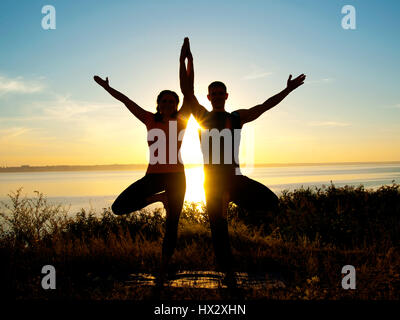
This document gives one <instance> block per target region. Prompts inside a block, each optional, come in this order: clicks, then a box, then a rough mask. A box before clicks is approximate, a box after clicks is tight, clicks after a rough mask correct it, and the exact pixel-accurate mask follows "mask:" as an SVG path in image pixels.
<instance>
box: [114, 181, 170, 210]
mask: <svg viewBox="0 0 400 320" xmlns="http://www.w3.org/2000/svg"><path fill="white" fill-rule="evenodd" d="M161 191H164V185H163V183H162V179H160V177H159V176H158V175H155V174H152V175H151V174H149V175H145V176H144V177H143V178H141V179H139V180H138V181H136V182H134V183H132V184H131V185H130V186H129V187H128V188H126V189H125V190H124V191H123V192H122V193H121V194H120V195H119V196H118V197H117V199H116V200H115V201H114V203H113V204H112V206H111V209H112V211H113V212H114V214H116V215H122V214H128V213H131V212H133V211H136V210H140V209H142V208H144V207H145V206H147V205H149V204H151V203H153V202H155V201H154V200H156V199H152V196H153V195H154V194H156V193H158V192H161ZM156 201H158V200H156Z"/></svg>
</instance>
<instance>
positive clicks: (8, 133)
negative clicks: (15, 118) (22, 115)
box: [0, 127, 32, 141]
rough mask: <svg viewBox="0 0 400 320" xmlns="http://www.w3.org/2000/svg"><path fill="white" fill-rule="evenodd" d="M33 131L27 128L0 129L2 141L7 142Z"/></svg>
mask: <svg viewBox="0 0 400 320" xmlns="http://www.w3.org/2000/svg"><path fill="white" fill-rule="evenodd" d="M31 130H32V129H31V128H26V127H11V128H3V129H0V141H1V140H4V141H7V140H9V139H11V138H15V137H18V136H20V135H23V134H24V133H27V132H29V131H31Z"/></svg>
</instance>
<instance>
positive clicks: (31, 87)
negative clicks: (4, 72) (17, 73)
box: [0, 76, 44, 95]
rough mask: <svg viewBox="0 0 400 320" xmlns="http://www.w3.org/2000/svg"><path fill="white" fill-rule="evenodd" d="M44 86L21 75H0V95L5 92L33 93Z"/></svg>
mask: <svg viewBox="0 0 400 320" xmlns="http://www.w3.org/2000/svg"><path fill="white" fill-rule="evenodd" d="M43 88H44V85H43V84H42V83H39V82H37V81H27V80H24V79H23V78H22V77H17V78H15V79H11V78H7V77H4V76H0V95H2V94H6V93H22V94H24V93H35V92H40V91H42V90H43Z"/></svg>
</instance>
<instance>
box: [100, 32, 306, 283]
mask: <svg viewBox="0 0 400 320" xmlns="http://www.w3.org/2000/svg"><path fill="white" fill-rule="evenodd" d="M186 60H187V65H186ZM179 62H180V66H179V79H180V87H181V91H182V94H183V96H184V98H183V103H182V107H181V108H180V109H179V110H178V104H179V96H178V95H177V94H176V93H175V92H173V91H170V90H163V91H161V92H160V94H159V95H158V97H157V108H156V112H155V113H152V112H149V111H146V110H144V109H142V108H141V107H140V106H138V105H137V104H136V103H135V102H133V101H132V100H130V99H129V98H128V97H126V96H125V95H124V94H122V93H120V92H119V91H117V90H115V89H113V88H112V87H110V85H109V81H108V78H106V80H103V79H101V78H100V77H98V76H95V77H94V80H95V81H96V82H97V83H98V84H99V85H101V86H102V87H103V88H104V89H105V90H106V91H107V92H108V93H110V94H111V95H112V96H113V97H114V98H116V99H118V100H120V101H121V102H122V103H124V104H125V106H126V107H127V108H128V109H129V111H130V112H131V113H132V114H133V115H134V116H136V117H137V118H138V119H139V120H140V121H141V122H142V123H144V124H145V125H146V128H147V132H148V144H149V148H150V163H149V165H148V167H147V171H146V174H145V176H144V177H143V178H141V179H139V180H138V181H136V182H134V183H133V184H131V185H130V186H129V187H128V188H127V189H125V190H124V191H123V192H122V193H121V194H120V195H119V196H118V197H117V199H116V200H115V201H114V203H113V205H112V207H111V208H112V211H113V212H114V214H116V215H123V214H129V213H131V212H134V211H136V210H140V209H142V208H144V207H146V206H147V205H149V204H151V203H154V202H158V201H161V202H162V203H163V205H164V208H165V210H166V225H165V226H166V229H165V236H164V240H163V246H162V258H161V268H160V276H159V279H158V281H159V282H160V283H161V284H162V283H163V281H164V279H165V275H166V270H167V266H168V263H169V261H170V259H171V256H172V255H173V252H174V249H175V245H176V240H177V230H178V222H179V216H180V213H181V211H182V207H183V203H184V197H185V191H186V178H185V171H184V166H183V163H182V161H181V157H180V147H181V143H182V138H183V136H182V134H180V133H183V134H184V130H185V128H186V126H187V122H188V120H189V117H190V115H191V114H193V116H194V118H195V119H196V120H197V122H198V123H199V125H200V126H201V128H202V129H201V130H202V131H201V134H200V140H201V148H202V153H203V159H204V173H205V183H204V190H205V195H206V207H207V213H208V216H209V220H210V227H211V235H212V241H213V246H214V252H215V257H216V260H217V265H218V266H219V269H220V270H221V271H223V272H226V273H227V277H229V276H232V274H233V269H232V268H233V257H232V253H231V248H230V243H229V234H228V223H227V218H226V212H227V208H228V204H229V202H233V203H235V204H236V205H238V206H239V207H240V208H243V209H245V210H246V211H247V212H248V213H249V214H250V215H252V216H253V217H262V215H263V214H265V213H266V212H267V211H272V212H276V211H277V209H278V205H279V200H278V197H277V196H276V195H275V194H274V193H273V192H272V191H271V190H270V189H269V188H267V187H266V186H264V185H263V184H261V183H259V182H257V181H255V180H252V179H250V178H248V177H246V176H244V175H242V174H241V173H240V167H239V161H238V149H239V143H240V130H241V128H242V126H243V125H244V124H245V123H248V122H251V121H254V120H255V119H257V118H258V117H259V116H261V115H262V114H263V113H264V112H265V111H267V110H269V109H271V108H272V107H274V106H276V105H277V104H278V103H279V102H281V101H282V100H283V99H284V98H285V97H286V96H287V95H288V94H289V93H290V92H291V91H293V90H294V89H296V88H297V87H299V86H300V85H302V84H303V83H304V80H305V75H304V74H301V75H299V76H298V77H297V78H295V79H293V80H292V76H291V75H290V76H289V79H288V81H287V86H286V88H285V89H284V90H282V91H281V92H279V93H278V94H276V95H274V96H272V97H271V98H269V99H268V100H266V101H265V102H264V103H262V104H260V105H257V106H255V107H253V108H249V109H239V110H236V111H234V112H231V113H229V112H227V111H225V102H226V100H227V98H228V93H227V89H226V86H225V85H224V83H222V82H219V81H215V82H212V83H211V84H210V85H209V87H208V95H207V98H208V99H209V101H210V102H211V105H212V111H208V110H207V109H206V108H204V107H203V106H201V105H200V104H199V102H198V101H197V99H196V97H195V95H194V69H193V57H192V54H191V51H190V44H189V39H188V38H185V40H184V43H183V45H182V48H181V55H180V59H179ZM171 131H175V132H171ZM155 132H157V133H159V132H162V133H163V134H164V137H165V139H161V141H160V136H159V135H157V134H154V133H155ZM203 133H205V134H203ZM155 137H158V139H155ZM215 141H218V143H217V147H215V146H216V145H215ZM160 143H162V148H154V146H156V144H157V145H158V146H160ZM226 148H228V149H229V150H230V152H226ZM160 153H165V154H160ZM160 159H163V160H164V161H159V160H160Z"/></svg>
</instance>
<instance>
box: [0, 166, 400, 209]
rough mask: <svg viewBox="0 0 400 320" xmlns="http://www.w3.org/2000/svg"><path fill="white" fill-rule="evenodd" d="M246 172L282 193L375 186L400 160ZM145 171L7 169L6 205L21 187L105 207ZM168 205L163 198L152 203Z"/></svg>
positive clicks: (190, 193) (191, 197)
mask: <svg viewBox="0 0 400 320" xmlns="http://www.w3.org/2000/svg"><path fill="white" fill-rule="evenodd" d="M185 173H186V184H187V188H186V195H185V200H186V201H187V202H197V203H201V202H204V201H205V200H204V189H203V182H204V173H203V169H202V166H197V167H192V168H188V169H185ZM242 173H243V174H245V175H246V176H248V177H250V178H252V179H254V180H256V181H258V182H261V183H263V184H264V185H266V186H267V187H269V188H270V189H271V190H272V191H274V192H275V193H276V194H277V195H278V196H279V195H280V194H281V193H282V191H284V190H288V191H293V190H295V189H299V188H302V187H303V188H308V187H310V188H312V189H313V188H325V187H328V186H329V185H331V184H334V185H335V186H336V187H342V186H345V185H349V186H356V187H358V186H360V185H363V186H364V188H365V189H374V190H376V189H377V188H379V187H381V186H384V185H392V184H393V182H394V183H397V184H399V183H400V163H395V164H392V163H391V164H387V163H384V164H380V163H379V164H370V163H365V164H339V165H338V164H335V165H332V164H324V165H290V166H265V167H264V166H257V167H249V168H242ZM144 174H145V170H144V169H141V170H126V171H118V170H104V171H56V172H2V173H0V201H1V203H0V208H2V209H4V204H8V205H10V204H11V199H10V195H12V194H14V193H15V192H16V191H17V190H18V189H19V188H22V190H21V196H24V197H25V196H26V197H28V198H35V197H37V196H38V194H40V193H41V194H43V196H44V197H45V198H46V199H47V202H48V203H51V204H55V205H57V204H60V205H62V206H63V207H64V208H65V209H67V210H68V212H69V213H71V214H75V213H77V212H80V211H81V210H82V209H84V210H85V211H90V210H91V211H92V212H97V213H99V212H102V211H103V209H104V208H105V209H108V208H110V207H111V205H112V203H113V202H114V200H115V199H116V197H117V196H118V195H119V194H120V193H121V192H122V191H123V190H124V189H125V188H127V187H128V186H129V185H130V184H132V183H134V182H135V181H136V180H138V179H140V178H141V177H143V176H144ZM156 207H162V205H161V203H155V204H152V205H150V206H149V208H150V209H152V208H156ZM0 212H1V211H0Z"/></svg>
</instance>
